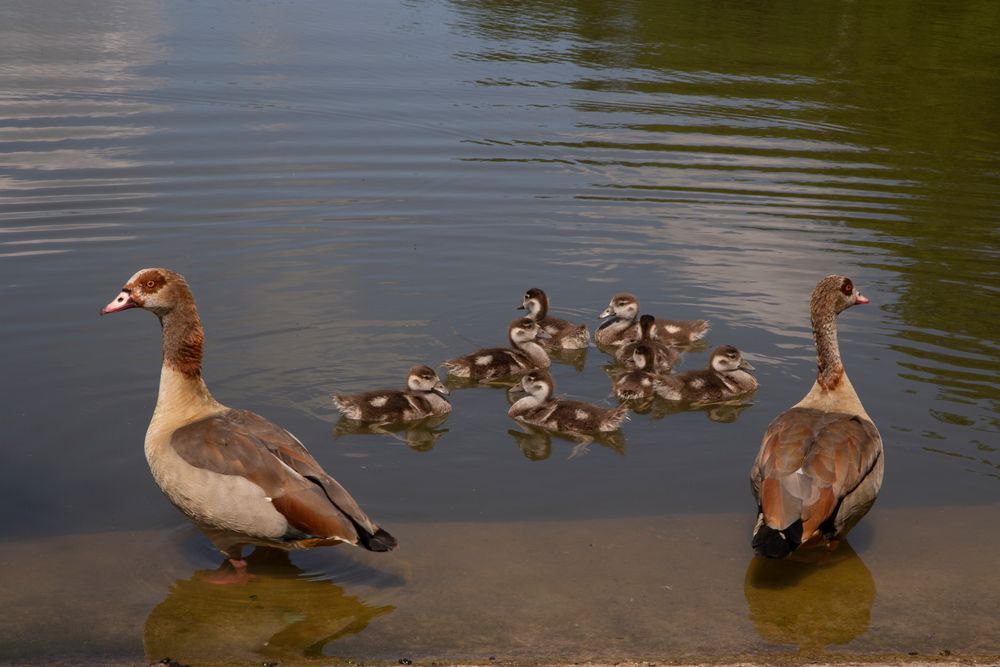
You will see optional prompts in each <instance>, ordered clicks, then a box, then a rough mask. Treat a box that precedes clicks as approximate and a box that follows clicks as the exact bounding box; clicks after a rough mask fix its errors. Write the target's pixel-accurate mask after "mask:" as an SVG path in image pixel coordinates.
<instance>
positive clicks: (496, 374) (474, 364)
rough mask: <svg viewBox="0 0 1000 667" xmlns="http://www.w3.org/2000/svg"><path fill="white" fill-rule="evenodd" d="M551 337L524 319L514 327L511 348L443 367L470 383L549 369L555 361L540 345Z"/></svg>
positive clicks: (481, 352)
mask: <svg viewBox="0 0 1000 667" xmlns="http://www.w3.org/2000/svg"><path fill="white" fill-rule="evenodd" d="M545 336H548V334H546V333H545V332H543V331H542V330H541V328H540V327H539V326H538V323H537V322H535V321H534V320H533V319H531V318H530V317H520V318H518V319H516V320H514V321H513V322H511V323H510V326H509V327H508V328H507V338H508V339H509V340H510V345H511V346H510V347H509V348H506V347H494V348H489V349H485V350H479V351H477V352H473V353H472V354H467V355H465V356H464V357H457V358H455V359H449V360H448V361H445V362H444V363H443V364H442V365H443V366H444V367H445V368H447V369H448V372H449V373H451V374H452V375H454V376H455V377H460V378H469V379H470V380H497V379H500V378H504V377H510V376H512V375H517V374H519V373H522V372H523V371H526V370H530V369H532V368H548V367H549V366H550V365H551V364H552V361H551V360H550V359H549V355H548V353H547V352H546V351H545V350H544V349H543V348H542V346H541V345H539V344H538V342H537V341H536V339H537V338H539V337H545Z"/></svg>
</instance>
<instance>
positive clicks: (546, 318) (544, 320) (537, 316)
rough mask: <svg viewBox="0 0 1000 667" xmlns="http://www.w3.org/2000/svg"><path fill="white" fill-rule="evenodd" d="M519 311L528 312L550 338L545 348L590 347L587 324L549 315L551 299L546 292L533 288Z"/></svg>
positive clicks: (572, 348) (580, 348) (527, 293)
mask: <svg viewBox="0 0 1000 667" xmlns="http://www.w3.org/2000/svg"><path fill="white" fill-rule="evenodd" d="M517 309H518V310H527V311H528V317H530V318H531V319H533V320H535V321H536V322H538V326H540V327H541V328H542V329H543V330H544V331H545V333H547V334H548V335H549V338H548V339H546V340H545V341H543V343H542V344H543V345H544V346H548V347H554V348H561V349H564V350H583V349H586V348H587V347H588V346H589V345H590V332H589V331H588V330H587V325H586V324H573V323H572V322H569V321H568V320H564V319H560V318H558V317H552V316H551V315H549V297H548V296H546V294H545V292H543V291H542V290H540V289H538V288H537V287H532V288H531V289H529V290H528V291H527V292H525V293H524V299H523V300H522V301H521V305H520V306H518V307H517Z"/></svg>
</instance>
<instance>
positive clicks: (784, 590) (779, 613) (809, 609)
mask: <svg viewBox="0 0 1000 667" xmlns="http://www.w3.org/2000/svg"><path fill="white" fill-rule="evenodd" d="M813 553H815V554H819V556H818V558H817V559H815V560H814V561H813V562H809V561H806V560H802V559H801V557H800V556H799V555H798V554H797V555H795V556H793V557H792V558H789V559H786V560H781V561H776V560H771V559H767V558H761V557H759V556H755V557H754V558H753V560H751V561H750V565H749V566H748V567H747V572H746V576H745V577H744V579H743V593H744V595H745V596H746V600H747V606H748V607H749V608H750V620H751V621H752V622H753V624H754V627H755V628H757V632H758V634H760V636H761V638H762V639H764V640H765V641H768V642H774V643H775V644H794V645H796V646H798V647H799V648H800V650H802V651H814V652H815V651H819V650H821V649H823V648H824V647H826V646H830V645H831V644H846V643H848V642H850V641H852V640H853V639H854V638H855V637H857V636H859V635H861V634H862V633H864V632H865V631H867V630H868V625H869V622H870V618H871V610H872V604H873V603H874V601H875V580H874V579H872V575H871V572H869V571H868V568H867V567H866V566H865V564H864V562H863V561H862V560H861V558H860V557H859V556H858V555H857V554H856V553H855V552H854V550H853V549H852V548H851V546H850V545H849V544H848V543H847V542H846V541H841V542H840V544H839V545H838V547H837V549H836V550H835V551H833V552H826V551H818V552H817V551H814V552H813Z"/></svg>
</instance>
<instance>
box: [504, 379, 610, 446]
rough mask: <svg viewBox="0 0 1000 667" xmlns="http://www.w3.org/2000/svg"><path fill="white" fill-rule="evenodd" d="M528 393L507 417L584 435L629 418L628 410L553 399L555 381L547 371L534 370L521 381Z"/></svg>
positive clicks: (550, 429) (598, 431)
mask: <svg viewBox="0 0 1000 667" xmlns="http://www.w3.org/2000/svg"><path fill="white" fill-rule="evenodd" d="M521 388H522V389H524V391H525V392H527V393H528V395H527V396H525V397H524V398H522V399H520V400H518V401H517V402H516V403H514V404H513V405H512V406H510V410H508V411H507V416H509V417H512V418H514V419H516V420H518V421H520V422H524V423H525V424H530V425H532V426H539V427H541V428H544V429H546V430H549V431H555V432H558V433H570V434H579V435H586V434H589V433H610V432H611V431H615V430H617V429H618V428H619V427H620V426H621V424H622V422H623V421H625V419H627V417H628V408H626V407H625V406H622V405H619V406H618V407H615V408H602V407H600V406H597V405H593V404H591V403H584V402H583V401H571V400H567V399H563V398H555V397H554V393H555V390H556V383H555V380H553V379H552V375H551V374H549V372H548V371H546V370H543V369H535V370H533V371H530V372H528V373H527V374H526V375H525V376H524V377H522V378H521Z"/></svg>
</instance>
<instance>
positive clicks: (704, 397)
mask: <svg viewBox="0 0 1000 667" xmlns="http://www.w3.org/2000/svg"><path fill="white" fill-rule="evenodd" d="M752 370H753V366H751V365H750V362H749V361H747V360H746V359H744V358H743V353H742V352H740V351H739V350H737V349H736V348H735V347H733V346H732V345H720V346H719V347H717V348H715V349H714V350H712V355H711V357H710V358H709V363H708V368H700V369H697V370H693V371H687V372H684V373H678V374H677V375H665V376H662V377H661V378H660V380H659V382H658V383H657V385H656V395H657V396H659V397H660V398H664V399H666V400H668V401H686V402H689V403H712V402H715V401H726V400H730V399H733V398H738V397H740V396H744V395H746V394H749V393H750V392H752V391H755V390H756V389H757V386H758V383H757V378H755V377H754V376H753V375H751V374H750V371H752Z"/></svg>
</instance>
